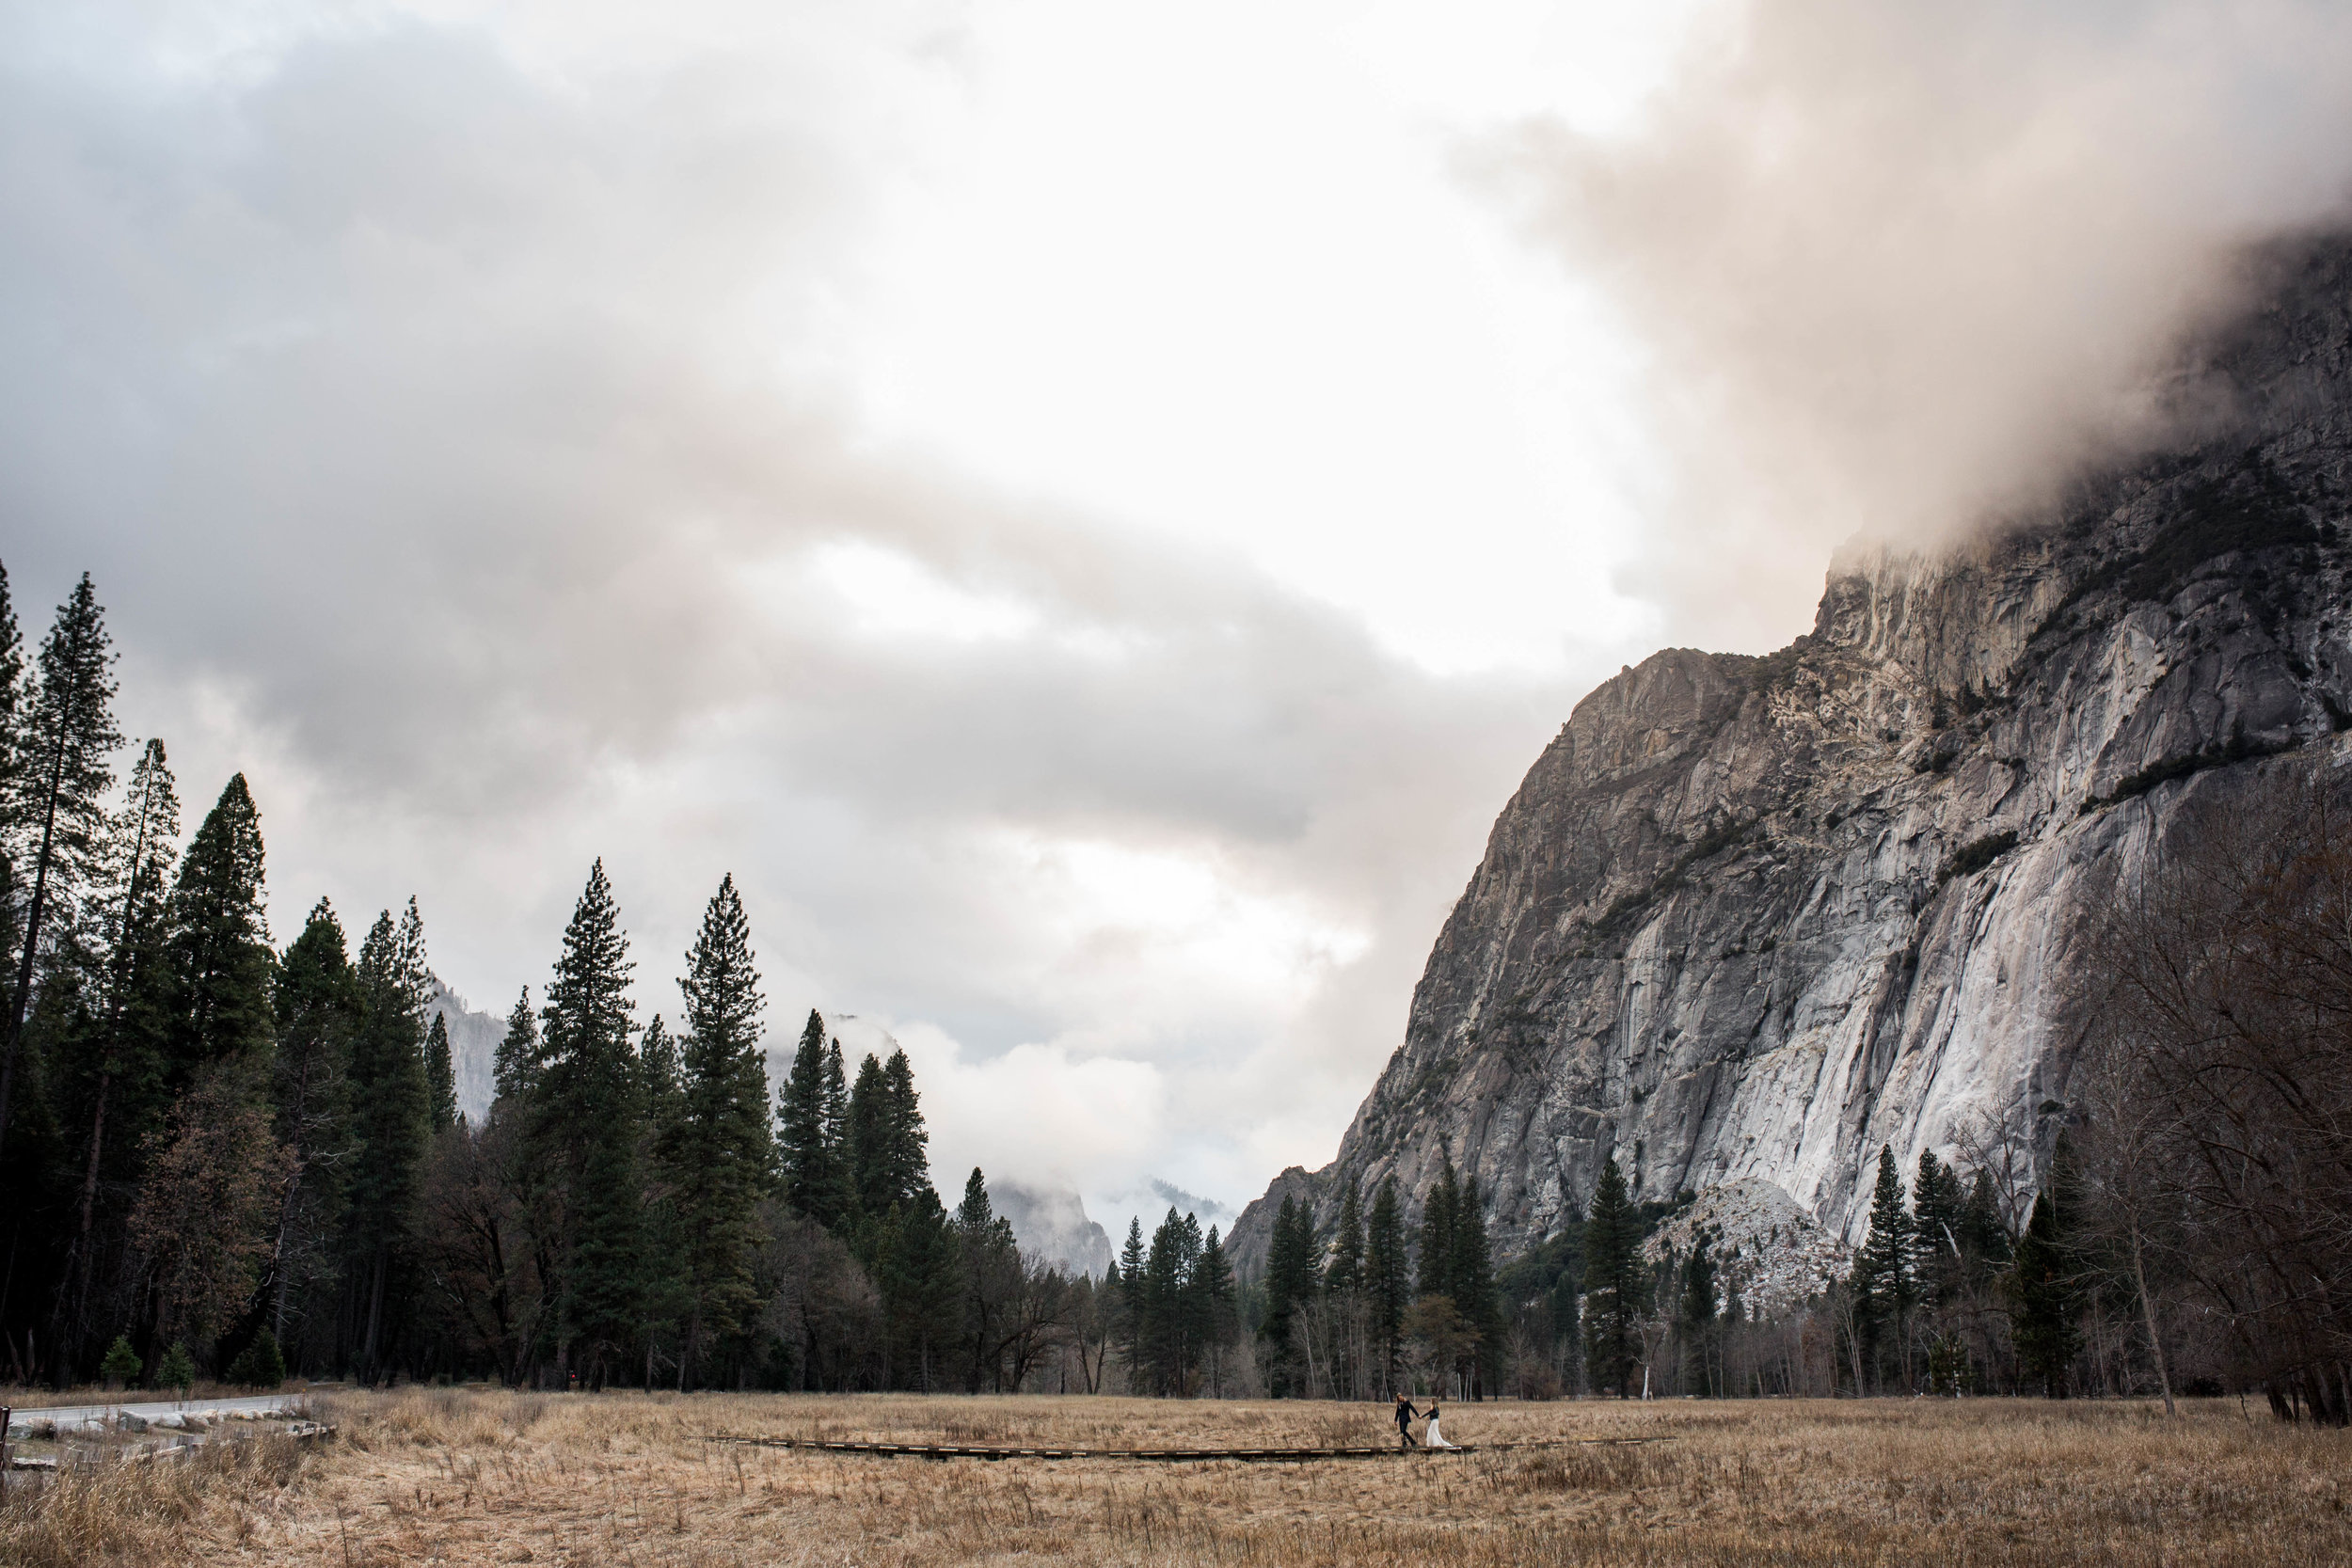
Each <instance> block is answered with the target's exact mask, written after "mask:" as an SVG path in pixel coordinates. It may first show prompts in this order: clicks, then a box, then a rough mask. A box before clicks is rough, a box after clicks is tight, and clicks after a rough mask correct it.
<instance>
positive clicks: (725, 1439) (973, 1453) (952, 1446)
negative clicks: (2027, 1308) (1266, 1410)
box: [709, 1433, 1664, 1465]
mask: <svg viewBox="0 0 2352 1568" xmlns="http://www.w3.org/2000/svg"><path fill="white" fill-rule="evenodd" d="M709 1441H711V1442H713V1443H739V1444H743V1445H745V1446H747V1447H753V1448H763V1449H811V1450H814V1451H816V1452H818V1453H860V1454H870V1455H872V1456H874V1457H876V1458H881V1459H986V1460H999V1459H1129V1460H1139V1461H1144V1462H1147V1463H1158V1464H1168V1465H1197V1464H1202V1463H1209V1462H1215V1461H1219V1460H1223V1461H1229V1462H1232V1463H1234V1464H1241V1465H1295V1464H1298V1463H1300V1462H1302V1461H1306V1460H1318V1459H1402V1458H1405V1457H1406V1456H1408V1455H1412V1454H1448V1453H1460V1454H1470V1453H1503V1452H1507V1451H1509V1450H1511V1449H1565V1448H1576V1447H1579V1446H1584V1445H1592V1444H1604V1445H1606V1444H1620V1443H1657V1442H1662V1441H1664V1438H1662V1437H1647V1436H1645V1437H1555V1438H1546V1439H1540V1440H1537V1441H1535V1442H1529V1443H1457V1444H1455V1445H1454V1447H1452V1448H1450V1449H1427V1448H1413V1449H1402V1448H1360V1449H1355V1448H1330V1449H1057V1448H1022V1449H1013V1448H1000V1447H993V1446H986V1445H980V1444H972V1443H858V1442H850V1441H848V1440H847V1439H840V1438H830V1437H739V1436H736V1435H733V1434H730V1433H711V1434H710V1437H709Z"/></svg>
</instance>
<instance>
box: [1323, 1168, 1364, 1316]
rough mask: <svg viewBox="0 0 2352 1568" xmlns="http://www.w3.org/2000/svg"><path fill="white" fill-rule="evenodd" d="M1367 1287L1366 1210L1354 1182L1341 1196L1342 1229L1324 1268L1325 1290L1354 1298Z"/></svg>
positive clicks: (1334, 1234) (1334, 1241)
mask: <svg viewBox="0 0 2352 1568" xmlns="http://www.w3.org/2000/svg"><path fill="white" fill-rule="evenodd" d="M1363 1285H1364V1210H1363V1202H1362V1199H1361V1198H1360V1196H1359V1195H1358V1193H1357V1189H1356V1183H1355V1182H1353V1181H1350V1182H1349V1183H1348V1184H1347V1186H1346V1188H1345V1190H1343V1192H1342V1193H1341V1194H1340V1227H1339V1229H1338V1230H1337V1231H1335V1232H1333V1234H1332V1237H1331V1259H1330V1261H1329V1262H1328V1263H1327V1264H1326V1265H1325V1266H1324V1271H1323V1288H1324V1290H1325V1291H1327V1292H1328V1293H1329V1294H1332V1295H1335V1296H1341V1297H1352V1296H1354V1295H1355V1294H1356V1292H1358V1291H1360V1290H1362V1289H1363Z"/></svg>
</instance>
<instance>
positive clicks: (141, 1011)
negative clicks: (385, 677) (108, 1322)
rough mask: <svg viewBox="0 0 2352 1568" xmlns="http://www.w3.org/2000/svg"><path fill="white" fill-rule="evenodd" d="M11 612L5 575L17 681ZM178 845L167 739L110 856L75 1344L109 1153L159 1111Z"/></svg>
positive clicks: (129, 803) (2, 609) (127, 1149)
mask: <svg viewBox="0 0 2352 1568" xmlns="http://www.w3.org/2000/svg"><path fill="white" fill-rule="evenodd" d="M7 610H8V606H7V601H6V583H5V578H4V577H0V678H12V676H9V675H7V674H6V671H7V665H8V641H9V639H10V638H11V637H13V635H14V631H15V628H14V626H13V625H10V624H8V622H7V619H6V617H7ZM6 721H7V716H6V715H5V714H0V723H5V722H6ZM4 744H5V740H4V739H0V745H4ZM179 838H180V800H179V795H178V792H177V791H176V789H175V788H174V786H173V780H172V776H171V768H170V765H169V764H168V762H167V760H166V758H165V755H164V744H163V742H162V741H160V740H150V741H149V742H148V743H147V744H146V746H145V748H144V749H143V750H142V751H141V752H140V756H139V760H138V763H137V765H136V766H135V768H133V769H132V773H131V783H130V787H129V790H128V791H127V798H126V799H125V800H124V802H123V807H122V810H121V811H119V813H117V814H116V815H115V816H114V818H113V821H112V823H111V825H110V832H109V833H108V838H107V845H106V853H105V856H104V861H105V865H106V871H105V877H104V888H105V897H104V907H103V910H102V911H101V921H100V923H101V927H102V929H103V941H104V942H105V944H106V952H105V956H104V977H103V987H102V991H101V995H100V999H99V1013H98V1017H97V1019H96V1021H95V1025H94V1029H93V1031H92V1037H91V1039H90V1042H89V1043H90V1049H89V1051H88V1053H87V1064H86V1066H87V1073H88V1076H89V1078H90V1079H91V1082H90V1084H89V1085H88V1089H87V1094H88V1109H89V1132H88V1136H87V1139H86V1140H85V1142H84V1145H83V1150H82V1187H81V1201H80V1204H79V1207H78V1210H77V1212H76V1224H75V1229H74V1239H73V1243H72V1252H71V1263H70V1268H69V1270H68V1273H69V1276H70V1278H71V1281H72V1284H71V1291H72V1301H71V1304H70V1306H69V1307H67V1309H66V1312H65V1317H66V1321H67V1323H68V1329H67V1332H68V1334H69V1335H70V1336H71V1337H72V1339H73V1340H74V1341H76V1342H79V1341H80V1340H81V1339H82V1338H83V1337H84V1335H85V1334H86V1333H87V1328H88V1300H89V1284H90V1271H91V1267H92V1264H93V1260H94V1255H95V1252H96V1249H97V1244H98V1237H97V1229H96V1217H97V1205H98V1193H99V1177H100V1172H101V1170H102V1169H103V1167H104V1165H105V1164H106V1161H107V1159H108V1157H109V1155H114V1156H116V1158H115V1163H116V1164H117V1165H118V1166H119V1165H120V1164H123V1163H124V1160H123V1156H124V1155H127V1154H129V1153H131V1152H133V1151H135V1149H136V1148H137V1146H138V1143H139V1141H140V1139H141V1138H142V1136H143V1135H144V1134H145V1133H146V1132H149V1131H150V1130H151V1128H152V1126H153V1123H154V1120H155V1117H156V1116H157V1114H158V1113H159V1110H160V1105H159V1099H160V1089H161V1085H162V1081H163V1060H164V1059H163V1036H164V1030H165V1027H166V1020H167V1009H168V1006H169V997H168V985H169V979H170V973H171V971H170V964H169V959H168V955H167V950H166V946H165V943H166V942H167V939H168V937H169V935H170V929H171V926H170V918H169V916H170V895H169V887H170V884H171V879H172V868H173V864H174V863H175V862H176V860H177V858H178V853H179V849H178V844H179ZM110 1116H111V1117H113V1123H112V1126H113V1133H114V1135H113V1139H112V1147H111V1148H110V1147H109V1136H108V1134H109V1120H108V1118H109V1117H110ZM69 1354H72V1348H71V1347H69ZM77 1359H78V1357H77Z"/></svg>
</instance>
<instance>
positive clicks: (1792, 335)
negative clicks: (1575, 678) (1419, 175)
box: [1466, 0, 2352, 649]
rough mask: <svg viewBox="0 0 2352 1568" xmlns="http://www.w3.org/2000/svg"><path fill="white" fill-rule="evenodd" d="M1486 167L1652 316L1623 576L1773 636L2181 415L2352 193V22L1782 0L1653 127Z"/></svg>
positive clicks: (1590, 271) (1672, 98)
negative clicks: (2206, 338)
mask: <svg viewBox="0 0 2352 1568" xmlns="http://www.w3.org/2000/svg"><path fill="white" fill-rule="evenodd" d="M1466 162H1467V164H1468V166H1470V168H1471V169H1472V171H1473V175H1474V177H1475V178H1479V179H1481V180H1485V181H1487V182H1491V184H1490V188H1493V189H1496V190H1498V191H1500V192H1502V193H1504V195H1505V196H1506V198H1508V199H1510V200H1512V201H1514V202H1516V203H1518V211H1519V212H1520V213H1521V214H1522V216H1523V217H1524V219H1525V221H1526V223H1527V225H1528V228H1529V231H1530V232H1531V233H1532V234H1533V235H1534V236H1535V237H1536V238H1537V240H1538V242H1539V243H1541V244H1544V245H1548V246H1549V247H1551V248H1552V249H1553V250H1554V252H1555V253H1556V254H1557V255H1558V256H1560V258H1561V259H1562V261H1563V262H1564V264H1565V266H1566V267H1567V268H1569V269H1570V270H1571V271H1572V272H1574V273H1575V274H1576V275H1578V276H1579V277H1582V278H1585V279H1587V280H1592V281H1597V283H1599V284H1600V285H1601V286H1602V287H1604V288H1605V289H1607V290H1608V291H1609V292H1610V293H1611V294H1612V295H1613V298H1615V299H1616V300H1617V301H1619V302H1620V303H1621V304H1622V305H1623V306H1624V307H1625V308H1626V309H1628V310H1629V312H1630V315H1631V317H1632V319H1633V321H1634V322H1635V323H1636V328H1635V329H1636V331H1637V333H1638V335H1639V336H1640V337H1641V339H1642V341H1644V342H1645V345H1646V346H1647V348H1648V351H1649V353H1650V355H1651V356H1652V357H1651V361H1650V366H1649V371H1648V383H1649V405H1650V406H1649V413H1650V416H1651V422H1652V424H1653V426H1654V428H1656V429H1657V430H1658V431H1659V432H1660V435H1661V439H1662V440H1663V441H1664V443H1665V444H1666V447H1667V450H1668V451H1669V454H1670V457H1671V462H1670V463H1669V464H1668V465H1667V466H1666V467H1665V468H1664V469H1663V470H1662V471H1663V473H1664V474H1666V475H1670V476H1671V478H1668V479H1662V480H1661V482H1660V484H1659V491H1658V494H1657V496H1656V499H1655V502H1654V505H1653V507H1652V509H1651V515H1652V518H1653V526H1652V528H1651V530H1650V531H1649V533H1648V536H1647V537H1646V539H1645V541H1644V544H1645V548H1644V552H1643V559H1642V560H1641V561H1640V562H1638V563H1637V564H1636V565H1635V566H1634V567H1633V568H1632V569H1631V572H1630V576H1629V582H1628V586H1629V589H1630V590H1631V591H1632V592H1633V593H1635V594H1637V595H1638V596H1641V597H1646V598H1654V599H1656V600H1658V601H1659V602H1661V603H1662V604H1663V605H1665V606H1667V607H1669V609H1670V610H1672V611H1673V612H1674V626H1673V631H1672V635H1673V636H1675V637H1677V638H1678V637H1685V636H1698V637H1701V638H1703V639H1706V640H1708V641H1710V645H1716V646H1722V645H1726V644H1728V645H1732V646H1738V647H1742V648H1750V649H1760V648H1764V647H1769V646H1772V645H1776V644H1777V643H1779V642H1781V641H1785V639H1786V637H1787V635H1788V629H1789V628H1790V627H1791V626H1796V625H1802V624H1803V622H1804V619H1805V614H1806V611H1807V610H1808V609H1809V607H1810V605H1811V602H1812V600H1813V598H1814V596H1815V595H1816V594H1818V592H1819V587H1820V563H1821V562H1822V561H1823V560H1824V559H1825V558H1826V557H1827V556H1828V554H1829V552H1830V550H1831V549H1832V547H1833V546H1836V545H1837V544H1839V543H1841V542H1842V541H1843V540H1845V539H1846V538H1848V537H1849V536H1851V535H1853V534H1855V533H1858V532H1867V533H1869V534H1872V535H1875V536H1878V537H1882V538H1892V539H1897V540H1904V541H1911V542H1915V543H1932V542H1935V541H1937V540H1941V539H1946V538H1949V537H1951V536H1953V534H1954V533H1955V532H1956V531H1960V530H1962V529H1964V528H1966V527H1968V526H1970V525H1972V524H1974V523H1976V522H1978V521H1979V520H1980V519H1982V518H1984V517H1985V516H1987V515H1995V514H2000V513H2003V512H2008V511H2014V510H2019V509H2027V508H2030V507H2031V506H2033V505H2034V504H2036V503H2037V502H2039V501H2041V500H2042V499H2045V498H2046V497H2047V496H2048V494H2049V493H2050V491H2051V489H2052V487H2053V486H2054V485H2055V484H2057V483H2060V482H2062V480H2063V479H2064V477H2065V476H2066V475H2067V474H2068V473H2069V472H2070V471H2072V470H2073V469H2074V468H2075V467H2077V466H2078V465H2079V464H2081V463H2082V462H2083V461H2084V460H2086V459H2087V458H2090V457H2094V456H2097V455H2099V454H2102V453H2110V452H2114V451H2119V450H2128V449H2129V447H2130V446H2131V445H2132V444H2133V443H2134V442H2135V441H2137V440H2140V439H2144V438H2145V437H2146V436H2148V434H2149V433H2150V430H2151V428H2152V424H2153V421H2154V420H2155V419H2156V418H2157V416H2158V412H2159V409H2160V400H2158V399H2155V398H2153V397H2152V396H2151V395H2150V378H2151V375H2152V373H2153V372H2156V371H2158V370H2159V369H2161V368H2162V367H2163V366H2164V365H2165V364H2166V362H2167V356H2168V355H2169V353H2170V352H2171V351H2172V350H2173V348H2174V346H2175V345H2176V343H2177V341H2178V340H2179V338H2180V336H2181V335H2182V334H2183V333H2184V332H2185V331H2187V330H2189V329H2192V328H2193V327H2194V326H2195V325H2197V324H2198V323H2199V322H2200V321H2201V320H2202V319H2204V318H2205V317H2207V316H2209V315H2210V314H2211V313H2213V312H2214V311H2216V310H2218V309H2226V308H2228V306H2229V305H2230V304H2231V303H2232V301H2233V286H2234V284H2235V281H2236V273H2235V268H2234V266H2233V259H2234V258H2235V256H2236V255H2237V253H2238V250H2239V247H2241V246H2243V245H2246V244H2247V243H2248V242H2249V241H2251V240H2255V239H2259V238H2262V237H2265V236H2266V235H2268V234H2270V233H2272V232H2275V231H2277V230H2281V229H2289V228H2295V227H2299V226H2302V225H2306V224H2310V223H2312V222H2314V221H2318V220H2321V219H2323V218H2326V217H2328V216H2329V215H2331V214H2337V213H2338V212H2340V211H2341V210H2342V204H2343V202H2344V197H2345V196H2346V194H2347V177H2348V176H2352V16H2348V15H2347V14H2346V13H2345V12H2344V10H2343V8H2341V7H2336V6H2330V5H2323V4H2302V3H2297V0H2256V3H2253V4H2212V3H2202V0H2197V3H2191V0H2119V3H2116V4H2106V5H2098V6H2086V7H2072V8H2066V7H2059V8H2053V7H2048V6H2037V5H2029V4H2025V3H2023V0H1995V3H1994V4H1989V5H1971V6H1937V5H1895V6H1888V5H1883V4H1878V3H1874V0H1755V3H1753V4H1748V5H1744V6H1739V7H1728V8H1724V9H1722V10H1720V11H1719V12H1717V13H1716V15H1715V16H1714V17H1713V18H1712V19H1711V20H1710V22H1709V23H1708V24H1707V25H1705V26H1702V27H1700V28H1697V29H1694V31H1693V33H1692V45H1691V52H1690V55H1689V58H1688V60H1687V62H1686V64H1685V66H1684V68H1683V69H1682V70H1681V71H1679V72H1677V75H1676V76H1675V78H1674V80H1673V81H1672V83H1671V84H1670V85H1669V86H1668V87H1666V88H1664V89H1663V90H1661V92H1660V93H1659V94H1658V95H1657V96H1656V98H1655V99H1654V100H1653V101H1652V103H1651V105H1650V107H1649V110H1648V112H1647V114H1646V115H1645V118H1644V119H1643V120H1642V122H1641V123H1640V124H1639V125H1638V126H1637V127H1636V128H1635V129H1634V130H1632V131H1631V132H1630V133H1628V134H1620V135H1593V134H1589V133H1580V132H1577V131H1574V130H1570V129H1568V128H1566V127H1565V126H1564V125H1562V124H1560V123H1558V122H1557V121H1554V120H1548V119H1542V118H1540V117H1538V118H1534V119H1530V120H1529V121H1528V122H1527V123H1526V124H1524V125H1523V126H1522V127H1521V128H1520V129H1519V130H1518V131H1517V132H1516V133H1513V134H1511V135H1507V136H1502V137H1497V138H1489V139H1486V140H1485V141H1483V142H1481V143H1480V144H1478V146H1477V147H1476V149H1475V150H1474V151H1473V152H1472V153H1471V154H1470V155H1469V156H1468V157H1467V159H1466Z"/></svg>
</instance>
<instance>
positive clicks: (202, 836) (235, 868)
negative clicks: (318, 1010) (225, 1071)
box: [167, 773, 277, 1081]
mask: <svg viewBox="0 0 2352 1568" xmlns="http://www.w3.org/2000/svg"><path fill="white" fill-rule="evenodd" d="M262 876H263V872H262V816H261V813H260V812H259V811H257V810H255V809H254V805H253V796H252V794H251V793H250V792H249V791H248V790H247V789H246V784H245V775H244V774H242V773H239V774H237V775H236V776H235V777H233V778H231V779H230V781H229V784H228V787H226V788H225V789H223V790H222V791H221V792H220V800H219V801H218V802H217V803H216V804H215V806H214V807H213V809H212V811H211V812H210V813H208V814H207V815H206V816H205V818H204V821H203V825H202V826H200V827H199V828H198V829H197V830H196V837H195V838H193V839H191V840H190V841H189V843H188V852H187V854H186V856H185V857H184V858H183V860H182V861H181V863H180V878H179V881H178V884H177V885H176V886H175V887H174V888H173V889H172V895H171V926H172V933H171V941H170V946H169V957H168V958H167V962H168V963H169V965H170V968H171V986H172V1021H171V1031H170V1040H169V1050H170V1053H171V1057H172V1063H171V1070H172V1073H173V1076H174V1078H175V1081H184V1080H185V1078H186V1077H188V1076H189V1075H190V1074H192V1073H193V1072H194V1071H195V1070H196V1069H197V1068H199V1067H200V1066H202V1065H205V1064H208V1063H213V1062H219V1061H225V1060H230V1059H232V1058H243V1057H247V1056H253V1057H256V1058H257V1059H258V1058H259V1057H261V1056H262V1055H263V1054H265V1053H267V1052H268V1050H269V1048H270V1045H271V1042H272V1040H273V1038H274V1037H275V1036H276V1033H277V1018H276V1016H275V1013H274V1011H273V1009H272V1007H271V1005H270V983H271V971H272V968H273V967H274V963H275V955H273V954H272V953H271V951H270V946H269V927H268V924H267V921H266V918H265V916H264V914H263V912H262Z"/></svg>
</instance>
